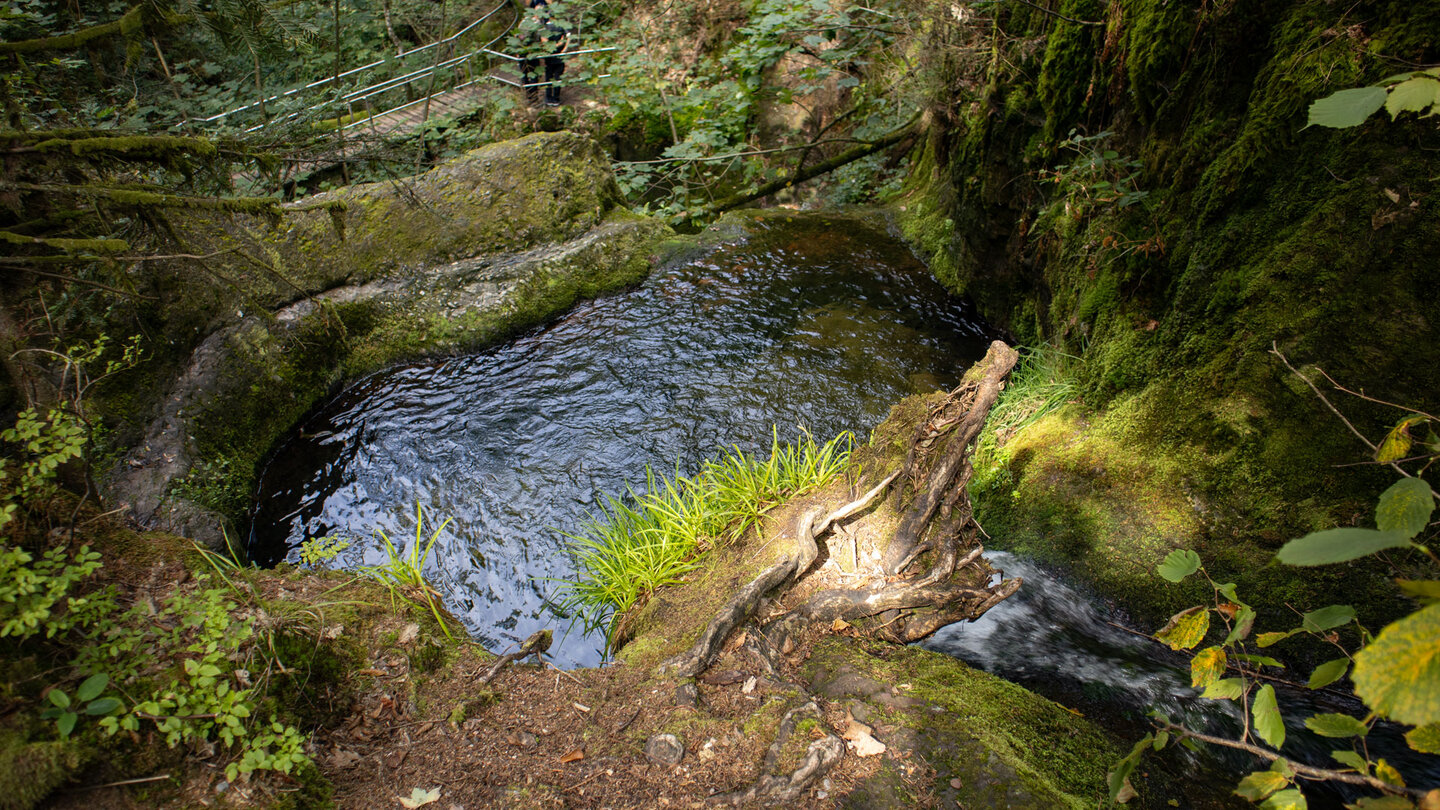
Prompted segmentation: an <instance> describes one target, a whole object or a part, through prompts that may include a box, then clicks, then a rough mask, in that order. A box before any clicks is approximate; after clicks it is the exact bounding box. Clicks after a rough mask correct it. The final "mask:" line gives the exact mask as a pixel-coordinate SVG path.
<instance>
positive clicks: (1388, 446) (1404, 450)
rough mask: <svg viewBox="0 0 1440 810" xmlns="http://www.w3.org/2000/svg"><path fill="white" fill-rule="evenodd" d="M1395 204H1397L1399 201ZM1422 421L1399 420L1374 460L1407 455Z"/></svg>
mask: <svg viewBox="0 0 1440 810" xmlns="http://www.w3.org/2000/svg"><path fill="white" fill-rule="evenodd" d="M1395 202H1397V203H1398V202H1399V200H1398V199H1397V200H1395ZM1424 421H1425V417H1423V416H1407V417H1405V418H1404V419H1401V420H1400V424H1398V425H1396V426H1395V427H1393V428H1390V432H1389V433H1387V434H1385V438H1384V439H1381V440H1380V447H1379V448H1377V449H1376V451H1375V460H1376V461H1378V462H1380V463H1381V464H1389V463H1390V462H1392V461H1399V460H1400V459H1402V458H1405V456H1407V455H1409V453H1410V447H1411V446H1412V445H1414V444H1415V439H1414V437H1412V436H1411V435H1410V426H1411V425H1414V424H1416V423H1419V422H1424Z"/></svg>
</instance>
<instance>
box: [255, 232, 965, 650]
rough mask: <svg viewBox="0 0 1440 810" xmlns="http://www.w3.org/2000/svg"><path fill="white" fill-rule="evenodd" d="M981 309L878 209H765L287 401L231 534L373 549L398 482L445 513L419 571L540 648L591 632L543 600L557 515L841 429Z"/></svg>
mask: <svg viewBox="0 0 1440 810" xmlns="http://www.w3.org/2000/svg"><path fill="white" fill-rule="evenodd" d="M987 339H988V338H987V337H986V332H985V328H984V327H983V326H982V324H981V323H980V322H979V321H978V319H977V318H976V317H975V316H974V315H973V314H972V312H971V310H970V308H969V306H968V305H967V304H966V303H965V302H963V301H961V300H959V299H956V298H953V297H951V296H949V295H947V294H946V293H945V292H944V290H943V289H941V288H940V286H939V285H938V284H937V283H936V282H935V281H934V280H933V279H932V278H931V277H930V276H929V274H928V272H927V271H926V269H925V267H924V266H923V265H922V264H921V263H920V262H919V261H917V260H916V259H915V257H914V256H913V255H912V254H911V253H910V252H909V250H908V249H907V248H906V247H905V246H904V245H902V244H901V243H899V242H898V241H897V240H895V239H894V238H893V237H892V236H891V235H889V234H888V233H887V232H886V231H885V230H884V229H883V228H881V227H878V226H876V225H873V224H862V223H861V222H859V221H857V220H853V219H828V218H824V217H815V216H797V217H793V218H788V219H779V220H777V219H775V218H765V219H762V220H757V221H756V222H754V223H753V224H751V225H750V226H748V233H747V234H745V235H744V236H743V238H737V239H736V240H735V241H733V242H732V243H730V244H726V245H722V246H720V247H718V248H716V249H713V250H711V251H709V252H707V253H705V254H704V255H703V256H701V257H700V258H696V259H690V260H686V261H681V262H677V263H674V264H673V265H671V266H667V267H664V268H661V269H660V270H658V271H656V272H655V273H654V274H653V275H652V276H651V278H650V279H649V280H648V281H647V282H646V283H645V284H643V285H642V286H641V287H639V288H638V289H635V290H633V291H630V292H626V293H623V294H619V295H615V296H611V297H608V298H604V299H600V300H597V301H593V302H589V303H586V304H583V305H581V306H579V307H577V308H576V309H574V310H573V311H571V312H570V313H569V314H568V315H566V316H565V317H563V318H561V319H560V320H558V321H556V322H555V323H552V324H551V325H549V326H547V327H545V328H543V329H541V330H539V331H536V332H534V333H531V334H528V335H525V336H523V337H521V338H519V339H517V340H515V341H513V342H512V343H509V344H507V345H504V346H502V347H499V348H496V349H493V350H490V351H485V352H482V353H479V354H476V355H472V356H466V357H458V358H454V359H450V360H445V361H439V362H430V363H422V364H416V365H410V366H403V367H400V368H395V369H391V370H388V371H385V372H382V373H379V374H376V375H374V376H371V377H368V378H366V379H364V380H361V381H360V382H359V383H357V384H355V385H354V386H352V387H350V388H349V389H347V390H345V391H344V392H342V393H341V394H339V395H338V396H336V397H335V398H334V399H333V400H332V401H330V402H329V403H327V404H325V405H324V406H323V407H321V408H320V409H318V410H317V411H316V412H315V413H313V414H311V415H310V416H309V417H307V418H306V419H305V420H304V421H303V423H302V424H301V426H300V427H299V428H298V430H296V431H295V432H294V433H292V435H291V436H290V437H289V438H288V439H286V440H285V441H284V442H283V443H282V444H281V445H280V446H279V447H278V448H277V450H276V452H275V454H274V457H273V459H272V461H271V462H270V464H269V466H268V468H267V469H266V470H265V472H264V473H263V475H262V479H261V484H260V491H259V495H258V500H257V502H258V504H259V508H258V510H257V511H256V513H255V514H254V516H253V521H252V523H253V528H252V551H253V553H254V556H255V557H256V558H257V559H258V560H259V561H260V562H262V563H266V564H273V563H275V562H278V561H279V560H281V559H292V560H294V559H296V558H297V557H298V546H299V544H300V542H301V541H302V540H305V539H307V538H310V537H316V536H321V535H326V534H339V535H344V536H348V537H350V538H352V539H353V540H354V545H353V546H352V547H351V548H350V549H348V550H346V551H345V552H343V553H342V555H341V557H340V558H339V559H338V560H337V561H336V564H337V565H345V566H355V565H362V564H374V563H379V562H383V561H384V553H383V551H382V548H381V546H380V545H379V544H378V542H377V541H376V540H375V539H374V536H373V532H374V531H375V530H377V529H378V530H383V531H385V532H386V533H387V534H389V535H390V537H391V538H396V537H397V536H401V537H408V538H411V541H410V542H413V536H414V514H415V504H416V502H417V501H418V502H419V503H421V504H423V505H424V506H425V508H426V510H427V511H429V512H432V513H433V514H435V515H440V516H445V517H453V518H454V522H453V523H452V524H451V526H450V527H449V528H448V529H447V530H446V532H444V533H443V534H442V536H441V538H440V540H439V541H438V543H437V545H436V549H435V554H434V556H433V557H432V558H431V560H430V563H429V565H428V567H427V568H426V575H427V576H428V577H429V578H430V580H431V582H433V583H434V584H435V585H436V587H437V588H438V589H439V590H440V591H441V592H442V593H444V594H446V604H447V607H449V608H450V609H451V610H452V611H453V612H454V613H455V614H456V615H457V616H459V617H461V618H462V619H463V620H464V622H465V624H466V627H467V628H468V629H469V631H470V632H471V634H472V635H473V636H474V637H476V638H477V639H479V640H481V641H483V642H484V643H486V644H487V645H488V646H489V647H490V648H491V649H496V650H499V649H501V648H505V647H507V646H509V645H511V644H513V643H515V642H516V641H519V640H523V639H524V638H525V637H526V636H528V635H529V634H530V633H532V632H534V631H535V630H538V629H540V628H542V627H552V628H554V629H555V630H556V633H557V643H556V645H555V647H554V648H552V653H553V656H554V658H555V659H556V661H557V663H560V664H561V665H571V666H574V665H593V664H596V663H598V662H600V660H601V652H600V648H601V646H602V640H601V639H600V638H586V637H581V636H579V635H578V634H579V629H578V628H575V629H573V630H572V631H571V633H570V635H569V636H567V637H565V638H563V639H560V638H558V636H559V635H560V634H561V633H563V632H564V631H565V629H566V627H567V626H568V625H569V619H568V618H567V617H564V616H559V615H556V614H555V613H554V611H553V608H552V607H551V606H550V604H549V602H548V601H547V596H550V595H551V594H553V593H554V591H555V583H554V582H553V581H552V580H553V579H556V578H565V577H567V576H569V575H570V574H571V572H572V570H573V569H572V564H571V560H570V557H569V555H568V554H567V552H566V551H565V549H564V542H563V538H562V537H561V536H560V532H573V531H576V530H577V529H578V528H579V527H580V526H581V524H582V523H583V522H584V520H585V517H586V516H587V514H588V513H590V512H592V511H593V510H594V509H595V508H596V505H597V503H598V502H600V500H601V499H602V497H603V496H605V495H610V496H620V495H623V494H624V493H625V491H626V487H627V485H637V486H638V485H639V484H640V483H643V481H644V469H645V465H646V464H650V465H653V466H655V467H656V468H657V469H659V470H661V471H671V470H674V469H675V468H676V467H677V466H678V468H679V470H680V471H681V472H683V473H690V472H693V471H694V470H695V469H696V467H697V466H698V464H699V462H700V461H701V460H702V459H704V458H707V457H711V456H714V455H716V453H717V451H718V450H720V449H721V448H724V447H727V446H729V445H731V444H736V445H739V446H740V447H741V448H742V449H745V450H746V451H750V452H753V451H755V450H761V451H768V449H769V445H770V437H771V427H772V425H773V426H775V427H776V429H777V430H778V432H779V435H780V438H781V440H782V441H788V440H792V439H794V438H796V437H797V436H798V435H799V433H800V426H802V425H803V426H805V427H806V428H808V429H809V430H810V431H811V432H812V433H813V434H814V435H815V436H816V438H817V439H820V440H825V439H828V438H830V437H831V436H833V435H835V434H836V433H839V432H840V431H844V430H853V431H856V433H857V435H859V436H861V437H862V438H863V437H864V436H865V435H866V434H867V432H868V431H869V430H870V429H871V428H873V427H874V426H875V425H877V424H879V423H880V421H882V420H883V419H884V417H885V416H886V414H887V413H888V411H889V407H890V405H891V404H893V403H894V402H895V401H897V400H898V399H900V398H902V397H904V396H907V395H909V394H912V393H919V392H924V391H930V390H934V389H936V388H940V387H946V386H951V385H953V384H955V383H956V382H957V381H958V380H959V377H960V375H961V374H962V373H963V372H964V369H965V367H966V366H967V365H969V364H970V363H971V362H973V361H974V360H976V359H978V358H979V357H980V356H981V355H983V353H984V349H985V345H986V341H987Z"/></svg>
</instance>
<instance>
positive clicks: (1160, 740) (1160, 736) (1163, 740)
mask: <svg viewBox="0 0 1440 810" xmlns="http://www.w3.org/2000/svg"><path fill="white" fill-rule="evenodd" d="M1169 743H1170V732H1168V731H1157V732H1155V742H1153V743H1151V745H1150V747H1151V748H1153V749H1155V750H1156V751H1163V750H1164V749H1165V746H1166V745H1168V744H1169Z"/></svg>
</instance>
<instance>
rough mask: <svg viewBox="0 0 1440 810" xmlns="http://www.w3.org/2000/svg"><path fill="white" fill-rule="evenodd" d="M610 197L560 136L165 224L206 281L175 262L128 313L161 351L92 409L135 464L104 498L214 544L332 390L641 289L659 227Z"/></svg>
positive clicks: (609, 179)
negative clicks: (267, 464) (267, 465)
mask: <svg viewBox="0 0 1440 810" xmlns="http://www.w3.org/2000/svg"><path fill="white" fill-rule="evenodd" d="M619 200H620V196H619V191H618V189H617V187H616V186H615V181H614V177H613V176H612V174H611V172H610V167H609V162H608V160H607V159H606V158H605V156H604V155H603V154H602V153H601V151H600V150H599V147H598V146H596V144H595V143H594V142H593V141H590V140H589V139H587V138H584V137H582V136H579V135H575V134H573V133H568V132H555V133H540V134H536V135H531V136H528V137H525V138H521V139H519V140H516V141H511V142H506V143H499V144H493V145H490V146H487V147H484V148H481V149H477V150H475V151H473V152H470V153H468V154H466V155H464V156H462V157H460V158H457V159H456V160H454V161H451V162H449V163H446V164H444V165H442V166H440V167H437V168H436V169H434V170H432V171H430V172H427V173H425V174H423V175H420V176H418V177H413V178H405V179H401V180H396V181H392V182H384V183H371V184H367V185H362V186H357V187H354V188H350V189H344V190H341V191H337V192H333V193H329V194H325V195H319V196H317V197H314V198H310V199H308V200H306V201H305V202H304V203H302V204H300V205H296V206H292V207H290V208H289V209H287V211H286V213H285V215H284V216H282V217H280V218H278V219H270V218H268V217H265V216H259V215H250V214H244V213H238V212H214V211H203V212H196V213H194V214H192V215H187V216H184V217H175V218H173V219H172V221H171V222H170V223H169V226H170V231H171V232H172V233H173V234H174V236H175V237H176V238H177V239H178V240H179V241H180V242H181V244H184V245H186V246H187V248H188V249H190V250H192V251H194V253H193V254H192V255H198V256H205V257H207V258H206V259H205V263H204V264H203V267H204V268H205V270H206V272H204V273H197V272H196V271H195V269H194V267H193V265H187V264H184V263H175V264H172V265H164V266H158V267H157V268H156V269H155V272H154V273H152V274H151V275H150V276H148V277H147V281H148V283H149V285H150V286H149V290H148V291H149V292H151V293H153V295H154V296H155V299H156V301H157V302H158V303H156V304H155V305H154V306H153V307H149V308H145V309H143V311H141V312H139V313H137V316H138V317H140V318H142V319H150V320H152V326H153V328H154V329H153V331H154V333H157V334H158V335H160V336H161V337H162V338H163V340H162V341H158V343H159V344H160V345H159V347H158V349H157V350H156V351H155V352H154V353H153V355H152V358H151V360H149V361H148V364H147V366H146V367H145V368H142V369H141V370H140V371H139V372H138V373H136V372H132V373H131V379H130V380H129V381H127V382H130V383H131V384H130V385H127V386H126V387H125V388H124V389H118V388H114V389H106V390H105V391H102V392H101V396H100V399H101V405H100V408H101V410H102V411H104V412H105V413H106V415H107V416H108V417H110V419H111V421H112V422H114V423H115V424H116V425H117V426H118V427H117V429H116V436H117V437H118V442H119V443H120V444H121V445H122V446H124V447H128V448H129V452H128V453H127V454H126V455H125V457H124V458H123V460H122V461H121V462H120V464H119V465H117V467H116V468H115V470H114V471H113V473H112V474H111V475H110V477H109V481H108V487H109V490H110V494H111V496H112V498H114V499H115V500H116V501H117V502H119V503H124V504H126V505H128V506H129V507H130V509H131V511H132V513H133V514H134V515H135V516H136V517H137V518H138V519H140V520H142V521H145V522H147V523H149V524H150V525H153V526H156V527H161V528H166V529H169V530H173V531H176V532H182V533H185V534H187V535H189V536H192V537H196V538H198V539H201V540H203V541H206V542H210V543H215V542H218V541H219V540H220V539H221V537H222V534H223V527H224V521H223V518H225V517H233V516H235V515H237V514H239V513H240V512H242V511H243V509H244V507H245V506H246V501H247V498H248V495H249V491H250V487H251V484H252V482H253V480H254V476H255V473H256V465H257V464H258V463H259V461H260V460H261V457H262V455H263V454H264V453H265V452H266V450H267V449H268V448H269V446H270V445H271V444H272V443H273V441H274V440H275V439H276V438H277V437H278V436H279V435H280V433H281V432H282V431H283V430H285V429H286V428H287V427H289V426H290V425H291V424H293V423H294V422H295V420H297V419H298V418H299V417H300V416H301V415H302V414H303V413H304V412H305V411H306V410H308V409H309V408H310V407H311V406H312V405H313V404H314V403H315V402H316V400H317V399H319V398H320V397H321V396H323V395H324V394H325V393H326V392H327V391H328V390H331V389H332V388H333V387H334V386H336V385H338V384H339V383H340V382H341V381H343V380H345V379H347V378H352V377H354V376H357V375H360V374H364V373H367V372H370V371H373V370H375V369H377V368H379V367H381V366H383V365H384V364H387V363H391V362H396V361H399V360H403V359H408V358H414V357H419V356H422V355H429V354H439V353H451V352H456V351H462V350H466V349H472V348H476V347H479V346H482V345H485V344H486V343H490V342H493V341H496V340H499V339H502V338H504V337H505V336H507V335H510V334H513V333H514V332H516V331H517V330H520V329H523V328H527V327H530V326H533V325H536V324H539V323H541V322H543V321H544V320H545V319H547V318H549V317H552V316H554V315H556V314H559V313H560V312H563V311H564V310H565V309H567V308H569V307H570V306H571V305H573V304H574V303H575V302H576V301H578V300H581V299H583V298H586V297H593V296H595V295H599V294H601V293H603V292H606V291H608V290H614V289H618V288H620V287H623V286H626V285H629V284H634V283H637V282H639V281H640V280H641V279H643V278H644V277H645V275H646V274H647V273H648V272H649V269H650V266H651V254H652V253H653V251H654V250H655V246H656V245H657V244H658V242H659V241H660V240H661V239H663V238H665V237H666V236H668V235H669V234H670V230H669V228H668V227H667V226H665V225H664V224H663V223H660V222H658V221H655V220H651V219H647V218H644V217H639V216H636V215H634V214H631V213H629V212H628V211H627V210H625V209H624V208H623V207H620V206H619ZM186 347H190V348H186ZM137 378H143V379H141V380H140V382H139V383H138V385H137V384H135V380H136V379H137Z"/></svg>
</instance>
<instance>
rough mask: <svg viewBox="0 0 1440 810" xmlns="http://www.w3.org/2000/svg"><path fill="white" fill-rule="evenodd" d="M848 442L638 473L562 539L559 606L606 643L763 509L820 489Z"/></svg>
mask: <svg viewBox="0 0 1440 810" xmlns="http://www.w3.org/2000/svg"><path fill="white" fill-rule="evenodd" d="M853 445H854V437H853V436H852V434H850V433H849V432H846V433H841V434H840V435H839V436H836V437H835V438H834V439H831V440H830V441H829V442H826V443H825V444H823V445H818V444H816V443H815V440H814V438H813V437H811V436H809V435H808V434H807V435H806V436H805V437H804V438H802V439H800V440H799V441H797V442H796V443H795V444H790V445H782V444H781V443H780V440H779V438H778V437H772V439H771V445H770V456H769V458H768V459H766V460H763V461H762V460H761V459H760V457H759V456H758V455H751V454H747V453H745V452H744V451H743V450H741V449H740V448H738V447H734V448H732V449H731V450H730V451H729V452H727V453H726V454H725V455H723V456H722V457H721V458H719V459H718V460H708V461H706V462H705V463H704V464H703V465H702V466H701V468H700V471H699V472H698V473H697V474H695V475H694V476H684V475H680V474H679V473H678V472H677V473H676V474H675V476H674V477H673V478H667V477H665V476H663V475H657V474H656V473H655V471H654V470H653V469H651V468H649V467H648V466H647V467H646V469H645V490H644V492H643V493H641V494H637V493H635V491H634V490H631V491H630V492H629V493H628V494H627V495H626V497H624V498H610V497H606V499H605V503H604V505H603V506H602V507H601V509H600V514H599V515H596V516H592V519H591V520H590V521H589V523H587V524H586V525H585V526H584V527H583V528H582V529H581V530H580V532H579V533H578V534H573V535H572V534H567V535H565V536H566V537H567V538H569V542H568V546H569V548H570V552H571V553H572V554H573V555H574V557H575V570H576V578H575V580H574V581H566V582H564V583H562V585H561V589H560V598H559V600H558V604H559V607H560V609H561V610H562V611H564V612H565V613H568V614H571V615H574V616H576V617H577V619H578V620H579V621H581V622H583V624H584V626H585V629H586V631H587V632H589V631H591V630H595V629H597V628H600V627H605V628H606V634H607V639H608V640H609V643H610V644H611V646H612V647H613V646H614V645H615V643H616V642H617V641H618V639H617V637H616V630H617V627H618V624H619V621H620V619H621V617H623V616H624V615H625V614H626V612H627V611H628V610H630V608H631V607H633V606H634V605H635V604H636V603H637V602H639V601H640V600H641V599H642V598H643V597H644V596H645V595H646V594H648V593H650V592H651V591H653V590H655V589H656V588H660V587H662V586H665V585H673V584H676V583H678V582H680V581H681V580H682V577H684V575H685V574H686V573H688V572H690V571H692V570H694V569H695V568H697V567H698V566H699V565H700V561H701V559H702V557H703V556H704V554H705V553H706V552H707V551H709V550H710V549H712V548H714V547H716V545H718V544H721V543H725V542H732V541H734V540H736V539H738V538H740V537H742V536H743V535H744V534H745V532H747V531H748V530H749V529H750V528H751V527H752V526H754V525H755V524H756V522H757V521H758V520H759V519H760V516H761V515H763V514H764V513H765V512H766V511H767V510H768V509H770V508H771V507H773V506H775V505H777V504H779V503H781V502H783V501H785V500H786V499H788V498H791V497H794V496H796V495H800V494H803V493H806V492H809V491H811V490H814V489H816V488H818V487H821V486H823V485H825V484H826V483H827V482H829V481H830V480H831V479H833V478H834V477H835V476H836V475H839V474H840V472H841V471H842V470H844V469H845V467H846V465H847V464H848V463H849V460H850V452H851V449H852V448H853Z"/></svg>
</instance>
